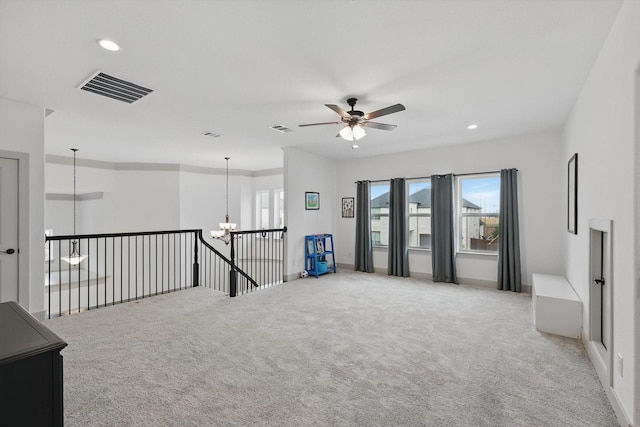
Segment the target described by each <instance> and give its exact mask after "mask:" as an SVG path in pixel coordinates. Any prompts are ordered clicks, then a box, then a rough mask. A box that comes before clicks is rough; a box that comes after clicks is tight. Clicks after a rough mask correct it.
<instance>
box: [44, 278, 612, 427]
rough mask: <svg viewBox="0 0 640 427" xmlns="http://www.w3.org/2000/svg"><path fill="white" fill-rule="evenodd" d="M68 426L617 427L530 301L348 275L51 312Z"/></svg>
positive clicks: (567, 345) (592, 381) (596, 386)
mask: <svg viewBox="0 0 640 427" xmlns="http://www.w3.org/2000/svg"><path fill="white" fill-rule="evenodd" d="M46 325H47V326H48V327H49V328H51V329H52V330H53V331H54V332H56V333H57V334H58V335H59V336H60V337H62V338H63V339H64V340H66V341H67V343H68V344H69V345H68V347H67V348H65V349H64V350H63V352H62V354H63V355H64V395H65V408H64V412H65V425H67V426H315V425H317V426H581V427H584V426H598V427H606V426H618V425H619V424H618V422H617V420H616V417H615V415H614V412H613V410H612V408H611V406H610V404H609V403H608V401H607V398H606V396H605V393H604V391H603V389H602V387H601V385H600V383H599V381H598V378H597V376H596V372H595V370H594V369H593V367H592V365H591V363H590V361H589V358H588V356H587V354H586V351H585V349H584V347H583V345H582V342H581V341H579V340H575V339H569V338H562V337H558V336H554V335H549V334H544V333H540V332H538V331H536V330H535V327H534V325H533V315H532V304H531V295H528V294H516V293H512V292H500V291H495V290H492V289H487V288H480V287H472V286H456V285H450V284H434V283H431V282H428V281H423V280H416V279H412V278H394V277H388V276H384V275H378V274H366V273H355V272H351V271H339V273H338V274H327V275H324V276H321V277H320V278H319V279H316V278H306V279H301V280H295V281H292V282H288V283H285V284H283V285H280V286H277V287H275V288H271V289H267V290H263V291H259V292H255V293H252V294H249V295H244V296H239V297H236V298H228V297H226V296H224V295H221V294H219V293H217V292H215V291H212V290H210V289H205V288H193V289H187V290H183V291H179V292H175V293H171V294H166V295H162V296H157V297H152V298H147V299H144V300H141V301H137V302H130V303H125V304H121V305H118V306H113V307H107V308H102V309H98V310H92V311H90V312H86V313H82V314H79V315H75V316H69V317H62V318H57V319H53V320H48V321H46Z"/></svg>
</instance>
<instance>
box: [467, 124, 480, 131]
mask: <svg viewBox="0 0 640 427" xmlns="http://www.w3.org/2000/svg"><path fill="white" fill-rule="evenodd" d="M467 129H469V130H473V129H478V125H477V124H475V123H474V124H471V125H469V126H467Z"/></svg>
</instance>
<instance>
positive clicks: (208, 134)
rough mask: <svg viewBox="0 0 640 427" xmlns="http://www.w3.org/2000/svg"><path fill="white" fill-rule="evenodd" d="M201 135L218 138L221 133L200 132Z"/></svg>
mask: <svg viewBox="0 0 640 427" xmlns="http://www.w3.org/2000/svg"><path fill="white" fill-rule="evenodd" d="M202 135H204V136H209V137H211V138H220V137H221V136H222V134H220V133H213V132H202Z"/></svg>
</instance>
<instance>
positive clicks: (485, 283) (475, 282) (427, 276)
mask: <svg viewBox="0 0 640 427" xmlns="http://www.w3.org/2000/svg"><path fill="white" fill-rule="evenodd" d="M336 265H337V266H338V268H344V269H349V270H353V269H354V265H353V264H344V263H338V264H336ZM373 272H374V273H377V274H387V268H386V267H374V269H373ZM410 277H412V278H414V279H419V280H431V279H433V275H432V274H431V273H420V272H411V273H410ZM458 281H459V282H460V284H461V285H470V286H481V287H484V288H490V289H497V287H498V284H497V283H496V282H495V281H493V280H480V279H473V278H469V277H458ZM522 292H524V293H529V294H530V293H531V285H524V284H523V285H522Z"/></svg>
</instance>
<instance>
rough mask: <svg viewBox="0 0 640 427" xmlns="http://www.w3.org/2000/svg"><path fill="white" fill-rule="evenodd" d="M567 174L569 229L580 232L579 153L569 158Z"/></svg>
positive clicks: (575, 232) (574, 232) (572, 231)
mask: <svg viewBox="0 0 640 427" xmlns="http://www.w3.org/2000/svg"><path fill="white" fill-rule="evenodd" d="M567 174H568V177H567V178H568V179H567V183H568V185H567V231H568V232H569V233H573V234H578V153H575V154H574V155H573V156H571V159H569V166H568V167H567Z"/></svg>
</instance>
